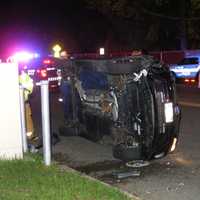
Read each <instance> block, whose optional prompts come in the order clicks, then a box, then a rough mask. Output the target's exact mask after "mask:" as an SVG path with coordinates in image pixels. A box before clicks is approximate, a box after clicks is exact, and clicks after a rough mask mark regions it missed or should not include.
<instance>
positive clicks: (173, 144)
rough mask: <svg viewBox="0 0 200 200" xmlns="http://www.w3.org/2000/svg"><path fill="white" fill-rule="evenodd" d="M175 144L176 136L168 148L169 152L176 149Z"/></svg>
mask: <svg viewBox="0 0 200 200" xmlns="http://www.w3.org/2000/svg"><path fill="white" fill-rule="evenodd" d="M176 144H177V138H174V139H173V143H172V146H171V149H170V152H173V151H174V150H175V149H176Z"/></svg>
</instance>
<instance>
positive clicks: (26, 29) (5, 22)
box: [0, 0, 105, 54]
mask: <svg viewBox="0 0 200 200" xmlns="http://www.w3.org/2000/svg"><path fill="white" fill-rule="evenodd" d="M80 2H81V1H78V0H73V1H69V0H57V1H56V0H54V1H51V0H41V1H33V0H32V1H31V0H27V1H20V0H19V1H9V0H7V1H6V2H5V1H4V3H1V6H0V9H1V11H0V36H1V37H0V51H1V52H0V53H1V54H2V53H5V52H9V53H10V52H12V51H14V50H16V49H20V48H28V49H34V50H37V51H38V50H40V51H43V52H44V51H47V50H50V47H51V46H52V45H53V44H54V43H55V42H59V43H61V44H63V46H64V48H65V49H67V50H68V51H76V52H78V51H92V50H94V45H93V44H92V41H93V40H92V39H95V37H96V36H95V35H96V33H95V32H94V30H96V32H98V33H99V32H102V33H99V34H102V35H103V34H104V33H103V30H98V28H97V27H98V26H97V24H98V22H97V21H99V23H100V24H102V25H103V26H104V24H105V23H102V20H99V19H100V18H101V17H100V16H99V15H98V14H96V13H95V12H94V11H89V10H87V9H86V7H85V6H84V5H83V4H81V3H80ZM94 19H95V20H94ZM96 22H97V23H96ZM94 26H96V27H94ZM86 33H90V34H89V35H86ZM97 35H98V34H97ZM83 41H84V43H83ZM84 46H87V48H84Z"/></svg>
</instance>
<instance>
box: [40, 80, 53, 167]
mask: <svg viewBox="0 0 200 200" xmlns="http://www.w3.org/2000/svg"><path fill="white" fill-rule="evenodd" d="M40 85H41V108H42V134H43V156H44V161H45V165H50V164H51V138H50V119H49V82H48V81H46V80H44V81H41V82H40Z"/></svg>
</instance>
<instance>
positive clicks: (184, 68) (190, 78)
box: [170, 55, 200, 84]
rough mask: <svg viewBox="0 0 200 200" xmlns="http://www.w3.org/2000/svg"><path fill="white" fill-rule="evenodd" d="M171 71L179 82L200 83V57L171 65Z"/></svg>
mask: <svg viewBox="0 0 200 200" xmlns="http://www.w3.org/2000/svg"><path fill="white" fill-rule="evenodd" d="M170 71H171V72H172V73H173V75H174V77H175V78H176V80H177V81H178V82H185V83H193V84H195V83H198V82H199V80H198V79H199V73H200V55H199V56H187V57H185V58H184V59H183V60H182V61H180V62H179V63H177V64H174V65H171V66H170Z"/></svg>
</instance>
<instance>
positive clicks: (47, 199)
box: [0, 156, 129, 200]
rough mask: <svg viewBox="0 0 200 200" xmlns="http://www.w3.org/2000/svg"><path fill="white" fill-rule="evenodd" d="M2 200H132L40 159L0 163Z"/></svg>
mask: <svg viewBox="0 0 200 200" xmlns="http://www.w3.org/2000/svg"><path fill="white" fill-rule="evenodd" d="M0 179H1V181H0V199H1V200H10V199H14V200H23V199H24V200H25V199H29V200H37V199H38V200H39V199H42V200H68V199H69V200H77V199H79V200H88V199H93V200H97V199H99V200H101V199H105V200H106V199H111V200H112V199H113V200H114V199H115V200H125V199H126V200H128V199H129V198H128V197H126V196H125V195H124V194H122V193H120V192H119V191H118V190H116V189H113V188H108V187H106V186H105V185H102V184H101V183H99V182H96V181H91V180H88V179H86V178H84V177H82V176H80V175H79V174H78V173H76V172H69V171H68V172H67V171H63V170H62V171H61V169H59V168H58V167H57V166H55V165H53V166H51V167H46V166H44V165H43V163H42V161H41V159H40V158H38V157H32V156H31V157H30V156H29V157H26V158H25V159H24V160H14V161H0Z"/></svg>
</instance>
